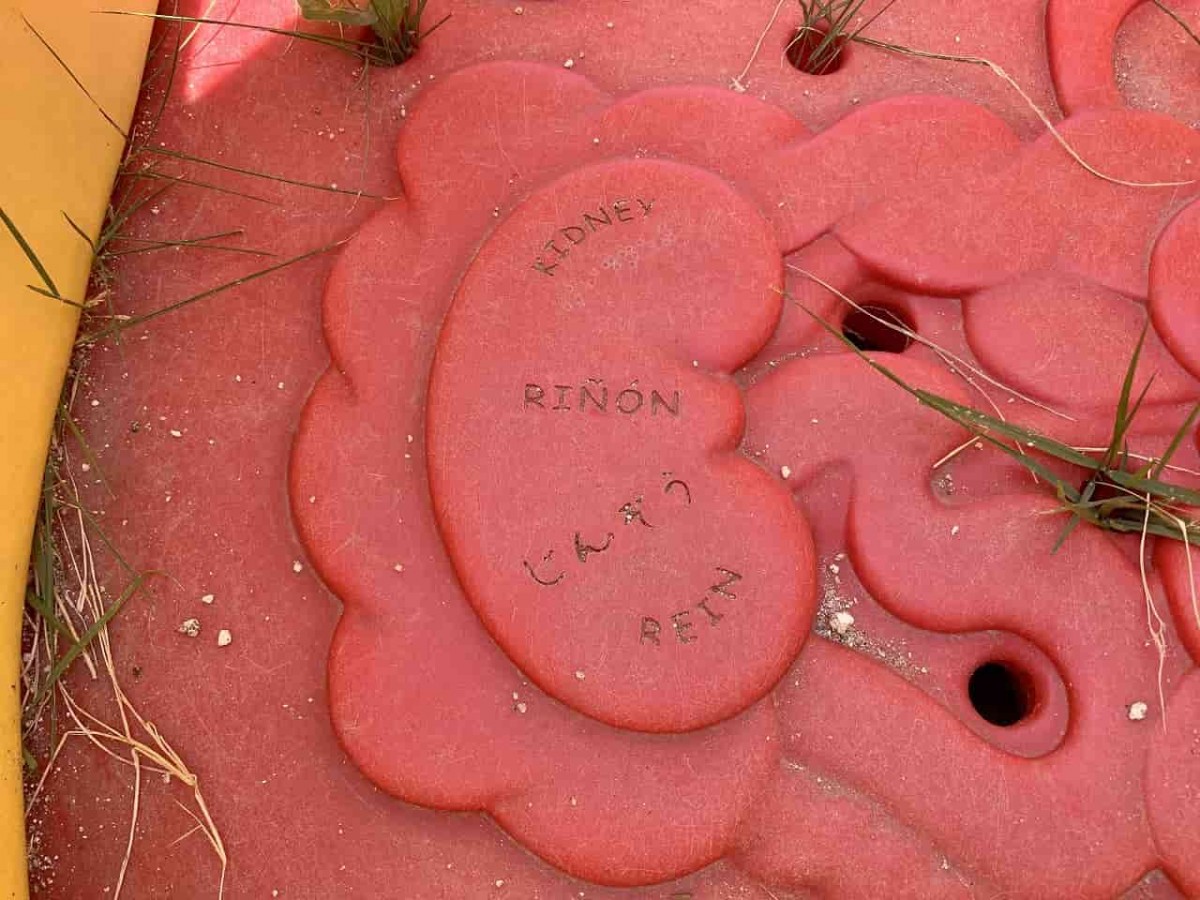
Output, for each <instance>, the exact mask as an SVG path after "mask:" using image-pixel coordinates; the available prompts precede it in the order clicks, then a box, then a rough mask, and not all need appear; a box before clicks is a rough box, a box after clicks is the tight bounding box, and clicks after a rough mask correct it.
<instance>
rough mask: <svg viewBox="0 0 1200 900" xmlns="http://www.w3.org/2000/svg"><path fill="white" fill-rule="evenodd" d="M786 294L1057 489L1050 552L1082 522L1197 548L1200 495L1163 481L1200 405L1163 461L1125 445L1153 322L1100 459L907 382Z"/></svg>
mask: <svg viewBox="0 0 1200 900" xmlns="http://www.w3.org/2000/svg"><path fill="white" fill-rule="evenodd" d="M785 296H786V297H787V298H788V299H790V300H791V301H792V302H793V303H795V304H796V305H797V306H798V307H799V308H800V309H801V310H802V311H804V312H805V313H806V314H807V315H809V316H810V317H811V318H813V319H814V320H815V321H816V322H817V323H818V324H820V325H821V327H822V328H823V329H824V330H825V331H827V332H829V334H831V335H833V336H834V337H835V338H836V339H837V340H838V341H839V342H841V343H842V344H844V345H845V346H846V347H848V348H849V349H850V350H851V351H852V352H853V353H854V354H855V355H856V356H858V357H859V359H861V360H863V361H864V362H865V363H866V364H867V365H868V366H870V367H871V368H872V369H874V370H875V371H876V372H878V373H879V374H881V375H883V376H884V377H885V378H887V379H888V380H889V381H891V382H892V383H893V384H895V385H897V386H898V387H900V388H901V389H902V390H904V391H905V392H906V393H908V394H911V395H912V396H913V397H915V398H916V399H917V400H918V401H919V402H920V403H921V405H922V406H926V407H928V408H929V409H932V410H933V411H934V412H936V413H938V414H939V415H941V416H943V417H945V418H946V419H949V420H950V421H952V422H954V423H955V424H957V425H960V426H962V427H963V428H964V429H966V430H967V431H968V432H970V433H971V434H972V435H973V438H974V439H975V440H982V441H985V442H987V443H988V444H990V445H991V446H993V447H995V448H996V449H997V450H999V451H1000V452H1002V453H1004V454H1005V455H1006V456H1009V457H1011V458H1012V459H1013V460H1015V461H1016V462H1017V463H1018V464H1020V465H1021V466H1022V467H1024V468H1025V469H1026V470H1028V471H1029V472H1030V473H1031V474H1032V475H1034V477H1035V478H1036V479H1037V480H1038V482H1039V483H1044V484H1045V485H1046V486H1047V488H1048V489H1050V490H1052V491H1053V493H1054V494H1055V496H1056V497H1057V498H1058V500H1059V502H1060V503H1061V507H1060V511H1061V512H1062V513H1063V514H1066V515H1069V516H1070V518H1069V519H1068V522H1067V525H1066V526H1065V528H1064V530H1063V533H1062V534H1061V535H1060V536H1059V540H1058V542H1057V543H1056V544H1055V545H1054V547H1053V548H1052V551H1053V550H1057V549H1058V548H1059V547H1061V546H1062V544H1063V542H1064V541H1065V540H1066V538H1067V537H1068V536H1069V535H1070V533H1071V531H1073V530H1074V528H1075V527H1076V526H1077V525H1078V524H1080V523H1081V522H1086V523H1088V524H1090V525H1093V526H1095V527H1097V528H1100V529H1103V530H1106V531H1113V532H1118V533H1122V534H1131V533H1133V534H1137V533H1142V532H1145V533H1147V534H1152V535H1155V536H1156V537H1163V538H1168V539H1170V540H1176V541H1182V542H1184V543H1187V544H1190V545H1195V546H1200V520H1197V519H1196V518H1194V517H1193V513H1192V511H1191V509H1189V507H1191V508H1200V491H1196V490H1193V489H1191V488H1186V487H1183V486H1182V485H1178V484H1173V483H1171V482H1168V481H1164V480H1162V478H1161V476H1162V474H1163V472H1164V471H1166V470H1167V469H1168V468H1169V466H1170V461H1171V459H1172V458H1173V456H1174V455H1175V453H1176V451H1178V449H1179V447H1180V446H1181V445H1182V443H1183V441H1184V439H1185V438H1186V437H1187V435H1188V434H1190V433H1191V431H1192V429H1193V428H1194V427H1195V425H1196V422H1197V421H1198V420H1200V403H1197V404H1196V405H1195V406H1194V407H1193V408H1192V410H1191V412H1190V414H1189V415H1188V416H1187V417H1186V419H1185V420H1184V422H1183V423H1182V424H1181V425H1180V427H1179V430H1178V431H1177V432H1176V433H1175V435H1174V437H1173V438H1172V440H1171V442H1170V445H1169V446H1168V447H1167V449H1166V450H1165V451H1164V452H1163V454H1162V455H1161V456H1158V457H1149V458H1146V457H1142V458H1141V460H1138V461H1140V462H1141V464H1140V465H1134V462H1135V458H1134V455H1133V454H1131V453H1130V451H1129V447H1128V442H1127V438H1128V435H1129V433H1130V430H1131V428H1132V426H1133V422H1134V419H1135V418H1136V416H1137V414H1138V411H1139V410H1140V409H1141V405H1142V401H1143V400H1144V399H1145V397H1146V394H1147V392H1148V391H1149V388H1150V384H1151V382H1153V378H1151V379H1149V380H1148V381H1147V383H1146V384H1145V386H1144V387H1143V388H1142V390H1141V391H1140V392H1139V393H1138V395H1137V397H1136V399H1135V398H1134V396H1133V384H1134V379H1135V377H1136V372H1137V366H1138V362H1139V360H1140V358H1141V353H1142V347H1143V346H1144V343H1145V337H1146V329H1148V328H1149V325H1148V324H1147V326H1146V328H1144V329H1143V331H1142V335H1141V337H1140V338H1139V339H1138V342H1137V345H1136V346H1135V347H1134V352H1133V355H1132V356H1131V358H1130V361H1129V366H1128V367H1127V369H1126V373H1125V379H1124V382H1123V384H1122V388H1121V393H1120V396H1119V397H1118V399H1117V404H1116V408H1115V410H1114V414H1113V428H1112V437H1111V438H1110V440H1109V443H1108V445H1107V446H1106V447H1105V448H1104V449H1103V452H1102V453H1101V454H1100V455H1099V456H1098V457H1097V456H1096V455H1094V454H1091V453H1088V452H1084V451H1081V450H1079V449H1077V448H1075V447H1072V446H1071V445H1069V444H1066V443H1064V442H1062V441H1059V440H1058V439H1057V438H1054V437H1051V436H1049V435H1046V434H1043V433H1041V432H1039V431H1036V430H1034V429H1031V428H1025V427H1023V426H1020V425H1015V424H1013V423H1012V422H1008V421H1006V420H1004V419H1001V418H999V417H997V416H992V415H989V414H988V413H985V412H983V411H982V410H979V409H975V408H974V407H971V406H966V405H964V404H961V403H957V402H955V401H953V400H950V399H948V398H946V397H943V396H941V395H939V394H935V393H933V392H931V391H927V390H925V389H923V388H919V387H916V386H915V385H912V384H910V383H909V382H907V381H905V380H904V379H903V378H901V377H900V376H899V375H897V374H896V372H895V371H893V370H892V369H891V368H889V367H888V366H886V365H884V364H883V363H881V362H880V361H879V360H878V359H877V358H875V357H873V356H869V355H868V354H867V353H865V352H864V351H862V350H861V349H859V348H858V346H856V345H855V344H854V342H853V341H852V340H850V338H848V337H846V336H845V335H844V334H842V332H841V331H840V330H838V329H837V328H835V327H834V326H833V325H832V324H830V323H829V322H828V321H826V320H825V319H824V318H822V317H821V316H819V315H818V314H817V313H815V312H813V311H812V310H810V309H809V308H808V307H806V306H805V305H804V304H802V303H800V302H799V301H798V300H796V299H795V298H794V297H792V296H791V295H790V294H786V293H785ZM1049 460H1053V461H1056V462H1064V463H1068V464H1069V465H1072V466H1076V467H1078V468H1080V469H1083V470H1084V471H1085V472H1086V473H1087V476H1086V480H1085V481H1084V483H1083V484H1082V485H1081V486H1080V485H1078V484H1077V483H1076V482H1074V481H1072V480H1070V479H1069V478H1067V477H1065V476H1063V475H1060V474H1059V473H1058V472H1057V471H1055V470H1054V469H1053V468H1051V467H1050V465H1049V464H1048V462H1049Z"/></svg>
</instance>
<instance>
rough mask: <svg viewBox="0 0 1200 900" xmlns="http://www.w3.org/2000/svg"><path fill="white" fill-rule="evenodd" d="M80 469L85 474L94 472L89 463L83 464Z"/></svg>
mask: <svg viewBox="0 0 1200 900" xmlns="http://www.w3.org/2000/svg"><path fill="white" fill-rule="evenodd" d="M79 468H80V469H82V470H83V471H84V472H90V471H92V467H91V466H90V465H89V464H88V463H81V464H80V466H79Z"/></svg>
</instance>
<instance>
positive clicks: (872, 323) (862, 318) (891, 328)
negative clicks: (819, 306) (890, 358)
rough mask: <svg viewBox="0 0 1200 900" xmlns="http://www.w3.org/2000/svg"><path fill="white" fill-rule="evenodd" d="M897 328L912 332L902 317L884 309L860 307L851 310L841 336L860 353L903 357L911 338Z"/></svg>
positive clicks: (883, 307) (909, 323)
mask: <svg viewBox="0 0 1200 900" xmlns="http://www.w3.org/2000/svg"><path fill="white" fill-rule="evenodd" d="M897 328H906V329H908V330H909V331H915V330H916V329H914V328H913V327H912V323H911V322H909V321H908V319H907V318H905V317H904V316H903V315H902V314H901V313H899V312H897V311H896V310H894V309H888V308H887V307H886V306H863V307H862V308H861V309H851V310H850V314H849V315H847V316H846V318H844V319H843V320H842V334H843V335H845V337H846V338H847V339H848V340H849V341H850V343H852V344H853V345H854V346H855V347H857V348H858V349H859V350H866V351H874V352H877V353H903V352H904V351H905V350H907V349H908V348H909V346H911V344H912V338H911V337H909V336H908V335H907V334H904V333H903V332H900V331H897V330H896V329H897Z"/></svg>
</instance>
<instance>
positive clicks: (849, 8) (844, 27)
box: [785, 0, 896, 75]
mask: <svg viewBox="0 0 1200 900" xmlns="http://www.w3.org/2000/svg"><path fill="white" fill-rule="evenodd" d="M797 2H798V3H799V4H800V14H801V19H800V26H799V27H798V28H797V29H796V34H795V36H794V37H793V38H792V40H791V41H790V42H789V43H788V46H787V49H786V51H785V52H786V53H787V56H788V59H789V60H791V62H792V65H794V66H795V67H796V68H797V69H799V70H800V71H801V72H806V73H807V74H809V75H825V74H827V73H828V72H832V71H833V70H834V69H836V68H837V66H838V63H839V60H840V59H841V56H842V53H843V52H845V49H846V45H847V44H848V43H849V42H850V41H852V40H855V39H856V38H857V37H858V36H859V35H860V34H862V32H863V31H865V30H866V29H867V28H869V27H870V26H871V25H872V24H873V23H874V22H875V20H876V19H878V18H879V17H880V16H882V15H883V14H884V13H885V12H887V11H888V9H889V8H890V7H891V6H892V4H894V3H895V2H896V0H889V2H888V3H886V4H884V6H883V7H882V8H881V9H880V10H879V11H878V12H877V13H875V15H873V16H871V17H870V18H869V19H867V20H866V21H864V22H861V23H860V24H859V25H858V26H857V27H854V23H855V20H856V19H858V17H859V13H860V12H861V11H862V8H863V6H864V5H866V2H867V0H797Z"/></svg>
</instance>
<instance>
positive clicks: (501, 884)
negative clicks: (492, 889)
mask: <svg viewBox="0 0 1200 900" xmlns="http://www.w3.org/2000/svg"><path fill="white" fill-rule="evenodd" d="M496 887H504V879H503V878H497V879H496Z"/></svg>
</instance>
